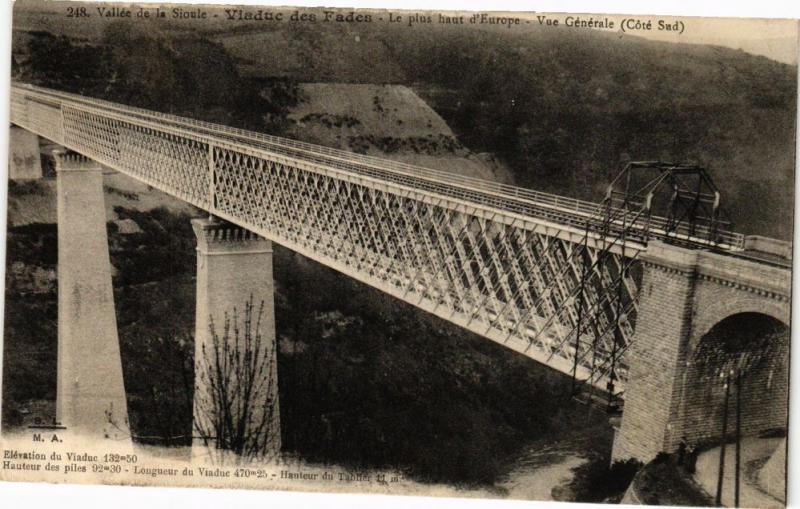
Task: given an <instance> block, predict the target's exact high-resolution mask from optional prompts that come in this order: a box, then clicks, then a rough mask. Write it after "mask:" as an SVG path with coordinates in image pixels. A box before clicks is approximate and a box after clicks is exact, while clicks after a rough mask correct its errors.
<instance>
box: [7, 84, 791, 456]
mask: <svg viewBox="0 0 800 509" xmlns="http://www.w3.org/2000/svg"><path fill="white" fill-rule="evenodd" d="M11 121H12V123H13V124H16V125H17V126H19V127H20V128H22V129H24V130H25V131H28V132H29V133H34V134H35V135H38V136H43V137H45V138H47V139H50V140H52V141H54V142H56V143H59V144H61V145H63V146H64V147H66V149H69V150H70V151H72V152H73V153H64V154H61V155H60V156H59V157H58V161H57V166H58V168H57V169H58V199H59V206H58V221H59V327H58V330H59V364H58V369H59V375H58V383H59V385H58V402H57V407H58V419H59V420H60V421H61V422H62V423H63V424H64V425H66V426H68V427H70V428H71V429H75V430H79V431H81V432H85V433H88V434H95V435H96V434H106V435H109V436H111V435H124V434H125V432H126V431H127V410H126V403H125V393H124V383H123V380H122V373H121V362H120V357H119V346H118V344H117V334H116V321H115V314H114V308H113V292H112V290H111V279H110V269H109V262H108V249H107V239H106V233H105V226H104V223H105V217H104V207H103V195H102V179H101V176H100V174H99V173H98V170H99V168H100V165H103V166H107V167H110V168H113V169H114V170H117V171H120V172H122V173H124V174H126V175H128V176H130V177H132V178H135V179H137V180H140V181H142V182H145V183H147V184H149V185H151V186H153V187H155V188H157V189H159V190H161V191H164V192H166V193H168V194H170V195H172V196H175V197H177V198H180V199H182V200H185V201H187V202H189V203H191V204H193V205H195V206H197V207H199V208H201V209H203V210H206V211H208V212H209V214H210V215H211V216H213V218H212V219H210V220H195V224H194V227H195V231H196V233H197V236H198V296H197V306H198V312H197V338H196V343H197V348H201V346H202V345H203V344H206V345H207V344H208V341H209V338H208V336H209V334H208V332H207V331H208V321H209V320H214V321H217V322H221V321H222V313H223V312H224V310H225V306H226V305H229V304H230V303H231V302H235V301H237V300H245V299H246V298H247V296H248V295H254V296H255V297H257V298H259V299H262V300H264V301H265V302H267V303H268V306H267V308H269V311H268V313H267V314H268V316H267V317H266V322H265V323H267V326H268V330H270V331H271V337H272V341H273V342H274V316H273V314H272V313H274V311H273V306H272V293H273V282H272V258H271V242H272V241H274V242H278V243H279V244H281V245H284V246H286V247H288V248H289V249H292V250H294V251H296V252H298V253H300V254H302V255H304V256H307V257H309V258H311V259H313V260H316V261H318V262H320V263H322V264H324V265H327V266H329V267H332V268H334V269H336V270H338V271H340V272H342V273H344V274H347V275H348V276H350V277H353V278H355V279H357V280H359V281H361V282H364V283H366V284H369V285H371V286H373V287H375V288H378V289H380V290H382V291H384V292H386V293H388V294H390V295H393V296H395V297H397V298H398V299H401V300H403V301H406V302H408V303H411V304H413V305H415V306H417V307H419V308H421V309H424V310H425V311H428V312H430V313H433V314H434V315H436V316H439V317H441V318H443V319H445V320H448V321H450V322H453V323H455V324H457V325H460V326H462V327H464V328H466V329H469V330H470V331H472V332H474V333H476V334H479V335H481V336H483V337H486V338H487V339H491V340H493V341H495V342H498V343H500V344H503V345H505V346H507V347H508V348H511V349H513V350H516V351H517V352H520V353H522V354H523V355H526V356H528V357H531V358H533V359H535V360H537V361H539V362H542V363H544V364H546V365H548V366H550V367H552V368H554V369H556V370H559V371H561V372H563V373H566V374H568V375H570V376H572V377H573V380H574V381H575V388H576V393H581V394H582V395H583V396H584V397H587V396H588V397H591V398H596V397H598V396H600V395H602V397H604V398H605V399H606V400H607V402H608V404H609V406H610V407H612V408H616V409H619V408H620V407H621V403H622V401H623V400H624V403H625V410H624V413H623V417H622V423H621V426H620V428H619V430H618V433H617V438H616V440H615V445H614V457H615V458H626V457H637V458H639V459H643V460H646V459H649V458H650V457H652V456H654V455H655V454H656V453H657V452H659V451H661V450H673V449H674V448H675V447H676V446H677V444H678V442H679V441H680V440H681V437H690V438H691V439H693V440H698V441H702V440H707V439H711V438H713V437H715V436H716V437H718V435H719V426H718V425H717V422H718V421H719V420H720V419H721V417H722V416H721V413H722V411H721V410H720V409H719V406H720V405H718V404H717V403H714V402H716V401H718V400H719V397H720V396H719V391H718V390H717V391H716V392H715V393H714V394H706V395H705V396H703V397H701V396H702V395H699V393H698V390H700V389H698V387H702V386H704V385H707V384H708V383H710V382H709V380H711V378H713V377H714V376H716V374H711V375H710V374H709V373H710V372H707V371H703V370H700V369H699V368H698V367H697V366H700V365H701V364H702V365H703V366H706V364H708V362H706V360H704V361H703V362H700V361H699V360H698V358H697V355H699V354H698V352H699V351H700V350H703V349H702V348H700V345H703V344H706V343H708V342H709V341H717V342H720V341H726V340H724V339H713V338H716V337H717V336H715V335H714V334H712V333H713V331H715V330H718V328H719V324H721V323H722V324H723V325H724V321H725V320H730V319H733V320H738V319H743V320H744V322H743V323H754V322H752V320H756V321H758V320H762V321H763V320H767V321H770V323H773V322H774V324H775V330H782V331H785V330H788V324H789V309H790V305H789V299H790V286H791V282H790V281H791V277H790V276H791V274H790V267H791V262H790V259H791V248H790V246H789V245H788V244H787V243H783V242H780V241H777V240H774V239H767V238H764V237H745V236H743V235H740V234H737V233H733V232H731V231H729V224H728V223H727V221H726V220H725V218H724V214H723V213H722V212H721V210H722V209H721V208H720V196H719V193H718V192H717V190H716V188H715V187H714V185H713V183H712V182H711V181H710V179H709V178H708V175H707V174H706V172H705V171H704V170H703V169H702V168H697V167H694V166H686V165H677V164H668V163H660V162H641V163H630V164H628V165H627V166H626V167H625V170H624V171H623V172H622V173H621V174H620V177H618V178H617V179H616V180H615V181H614V182H612V184H611V186H609V190H608V194H607V196H606V197H605V199H604V200H603V202H602V203H599V204H598V203H591V202H586V201H580V200H575V199H570V198H564V197H561V196H556V195H550V194H545V193H540V192H536V191H531V190H527V189H522V188H517V187H513V186H508V185H502V184H496V183H492V182H487V181H482V180H478V179H472V178H466V177H461V176H458V175H454V174H451V173H444V172H439V171H434V170H430V169H425V168H420V167H415V166H411V165H406V164H402V163H397V162H392V161H387V160H383V159H379V158H374V157H368V156H363V155H358V154H354V153H350V152H345V151H340V150H333V149H329V148H325V147H320V146H316V145H311V144H307V143H301V142H297V141H294V140H289V139H284V138H278V137H273V136H267V135H264V134H260V133H254V132H247V131H242V130H239V129H233V128H229V127H225V126H220V125H215V124H210V123H206V122H199V121H194V120H190V119H186V118H180V117H175V116H171V115H166V114H161V113H155V112H151V111H147V110H142V109H137V108H132V107H127V106H123V105H119V104H114V103H108V102H104V101H100V100H96V99H90V98H85V97H81V96H77V95H72V94H66V93H62V92H57V91H54V90H48V89H42V88H38V87H33V86H30V85H23V84H14V85H13V86H12V91H11ZM14 136H15V139H17V140H23V139H24V137H25V136H26V135H25V134H24V131H20V132H15V134H14ZM27 136H32V135H31V134H28V135H27ZM20 143H22V142H20ZM20 146H22V145H20ZM659 203H663V205H659ZM751 315H752V316H751ZM737 317H738V318H737ZM742 317H744V318H742ZM748 317H751V318H752V320H750V319H749V318H748ZM715 327H717V329H715ZM709 338H712V339H709ZM770 344H773V346H771V347H770V350H769V351H770V357H769V359H768V363H767V364H768V367H767V368H764V369H762V370H761V371H759V373H760V374H758V375H757V376H756V375H754V377H755V378H754V381H753V384H752V385H753V388H752V390H751V391H750V396H749V397H750V398H751V399H752V405H751V410H750V411H748V414H747V418H746V419H745V427H746V431H747V432H751V433H755V432H759V431H761V430H764V429H768V428H775V427H785V426H786V421H787V407H788V398H787V394H788V371H787V369H788V368H787V363H788V334H784V333H780V334H776V335H775V336H774V340H773V341H772V343H770ZM775 345H777V346H775ZM706 350H707V349H705V350H703V351H706ZM733 353H734V354H735V353H736V352H733ZM272 355H274V348H273V349H272ZM88 364H91V365H92V368H93V370H94V369H95V368H96V370H99V371H93V372H95V373H102V383H99V382H98V380H99V377H95V376H88V375H86V374H85V373H87V372H89V371H90V370H88V369H87V365H88ZM720 365H721V364H720ZM718 367H719V366H718ZM704 369H705V368H704ZM717 371H719V369H717ZM712 375H713V376H712ZM264 376H265V377H266V378H267V379H268V380H271V381H274V382H275V383H269V384H267V385H269V387H270V389H269V390H265V391H264V394H263V397H264V398H265V401H268V402H269V404H271V405H274V406H275V409H276V410H275V412H274V420H273V421H272V422H271V424H270V426H274V427H275V429H278V427H279V416H278V412H277V392H276V383H277V381H276V380H275V376H276V375H275V373H274V370H273V373H270V374H267V375H264ZM709 377H711V378H709ZM196 386H197V387H196V391H200V392H198V393H202V391H203V390H206V389H204V385H203V382H202V381H197V382H196ZM712 392H713V391H712ZM709 398H710V399H709ZM709 401H711V402H712V404H709ZM770 401H777V403H774V404H773V403H769V402H770ZM101 402H102V404H101ZM109 407H112V408H113V410H112V411H111V412H110V413H111V414H112V415H114V416H116V419H114V418H113V417H112V418H109ZM198 420H202V417H200V416H198V415H197V412H196V415H195V421H196V423H197V422H198ZM109 423H111V424H109ZM121 423H122V424H121ZM278 436H279V433H278ZM269 447H271V448H272V449H273V450H278V449H279V448H280V442H279V440H277V441H274V442H273V443H272V444H271V445H270V446H269Z"/></svg>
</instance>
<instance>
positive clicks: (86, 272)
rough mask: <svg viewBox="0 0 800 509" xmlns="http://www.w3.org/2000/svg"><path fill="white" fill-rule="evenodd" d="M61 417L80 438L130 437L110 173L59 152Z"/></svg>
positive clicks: (58, 415) (58, 406)
mask: <svg viewBox="0 0 800 509" xmlns="http://www.w3.org/2000/svg"><path fill="white" fill-rule="evenodd" d="M55 158H56V171H57V174H56V178H57V187H58V205H57V209H58V375H57V379H58V382H57V384H58V387H57V398H56V420H57V421H59V422H60V423H61V424H63V425H64V426H66V427H67V429H69V430H72V431H75V432H76V433H78V434H79V435H91V436H104V437H107V438H112V439H130V431H129V427H128V406H127V402H126V399H125V384H124V382H123V378H122V360H121V357H120V347H119V339H118V336H117V316H116V312H115V310H114V290H113V288H112V286H111V262H110V259H109V254H108V234H107V232H106V209H105V203H104V197H103V174H102V168H101V166H100V165H99V164H97V163H95V162H94V161H91V160H90V159H87V158H85V157H83V156H81V155H78V154H69V153H65V152H58V153H56V154H55Z"/></svg>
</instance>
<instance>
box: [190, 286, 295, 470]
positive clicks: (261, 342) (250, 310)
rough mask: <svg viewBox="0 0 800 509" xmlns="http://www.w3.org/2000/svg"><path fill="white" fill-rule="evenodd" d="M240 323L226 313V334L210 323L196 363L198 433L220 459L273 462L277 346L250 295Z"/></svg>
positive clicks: (276, 430)
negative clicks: (206, 341) (230, 456)
mask: <svg viewBox="0 0 800 509" xmlns="http://www.w3.org/2000/svg"><path fill="white" fill-rule="evenodd" d="M241 318H242V320H241V323H240V316H239V311H238V310H237V309H236V308H235V307H234V309H233V312H232V314H231V315H229V314H228V313H227V312H226V313H225V320H224V325H223V329H222V335H219V334H217V331H216V330H215V326H214V322H213V319H212V320H211V321H210V325H209V327H210V333H211V334H210V338H211V341H210V344H203V345H201V347H200V353H199V355H198V358H197V359H196V360H195V370H196V378H195V379H196V381H197V382H196V387H195V399H194V415H195V417H194V428H195V433H196V434H197V435H199V438H200V439H202V441H203V443H204V444H205V445H206V446H209V447H213V448H215V449H217V450H220V452H221V453H222V454H219V455H218V456H219V457H220V458H224V457H225V454H224V453H225V452H231V453H233V454H234V455H235V461H237V462H238V461H242V460H256V459H258V460H269V459H272V458H274V457H275V456H277V455H278V452H279V450H280V440H281V438H280V424H279V413H278V391H277V389H278V387H277V372H276V367H277V361H276V351H275V341H274V338H273V337H271V335H270V336H267V337H264V335H263V331H262V326H263V325H264V324H263V323H262V318H264V302H263V301H262V302H261V304H260V306H259V307H258V310H257V311H256V310H255V307H254V305H253V297H252V295H251V296H250V299H249V300H248V301H247V303H246V304H245V307H244V314H243V317H241Z"/></svg>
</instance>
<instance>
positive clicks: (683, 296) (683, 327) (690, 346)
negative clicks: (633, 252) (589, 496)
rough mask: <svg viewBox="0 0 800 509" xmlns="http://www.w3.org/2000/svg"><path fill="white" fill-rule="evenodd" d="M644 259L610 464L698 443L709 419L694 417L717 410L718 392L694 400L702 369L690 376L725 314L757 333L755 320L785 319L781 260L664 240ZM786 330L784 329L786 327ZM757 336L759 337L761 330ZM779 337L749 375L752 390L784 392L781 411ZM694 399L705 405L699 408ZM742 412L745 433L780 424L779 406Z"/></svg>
mask: <svg viewBox="0 0 800 509" xmlns="http://www.w3.org/2000/svg"><path fill="white" fill-rule="evenodd" d="M641 257H642V261H643V266H644V272H643V278H642V285H641V290H640V295H639V315H638V319H637V325H636V336H635V337H634V342H633V345H632V346H631V349H630V350H629V352H628V362H629V364H630V366H631V369H630V376H629V379H628V383H627V385H626V393H625V409H624V412H623V416H622V421H621V425H620V428H619V430H618V431H617V434H616V437H615V441H614V450H613V454H612V456H613V458H614V460H622V459H627V458H637V459H639V460H641V461H649V460H650V459H652V458H653V457H655V455H656V454H658V453H659V452H660V451H667V452H672V451H674V450H675V449H676V448H677V446H678V444H679V443H680V441H681V439H682V438H683V437H687V439H690V440H691V439H692V438H694V439H695V440H697V441H698V442H700V441H703V440H706V439H712V438H713V437H714V433H713V432H712V431H711V430H712V428H713V427H714V422H716V421H712V422H711V423H709V422H708V419H706V418H703V417H699V416H700V414H701V413H702V412H701V411H700V410H699V408H700V406H703V407H704V408H703V411H704V412H705V411H708V412H711V411H712V410H710V409H709V408H711V407H714V408H715V410H713V411H714V412H716V414H715V415H718V414H719V413H720V412H721V410H719V409H716V407H717V406H720V402H719V401H718V399H719V398H718V397H717V396H719V394H716V392H719V391H716V392H715V393H714V395H710V394H709V395H708V398H706V396H702V397H700V396H698V394H700V393H701V392H702V391H703V390H704V389H703V387H702V386H703V384H704V383H705V382H709V379H708V377H707V376H706V375H703V376H706V378H702V376H701V375H699V374H698V372H697V366H698V364H697V360H698V359H697V353H698V346H699V345H701V344H703V343H704V341H705V343H706V344H716V345H719V344H721V343H720V341H721V338H719V337H714V334H712V335H711V336H709V333H710V331H712V330H714V327H715V326H718V324H719V323H720V322H722V321H723V320H725V319H726V318H728V317H730V316H732V315H737V314H745V316H744V317H740V318H739V319H744V323H747V324H749V325H748V326H750V325H752V326H753V328H754V329H759V327H760V325H759V324H758V323H756V322H758V321H759V320H761V319H762V318H764V319H766V320H767V322H769V323H771V324H772V325H774V326H776V327H777V325H776V324H778V323H782V324H784V326H788V323H789V322H788V319H789V309H790V305H789V296H790V289H791V271H790V269H789V267H788V264H785V263H784V264H774V263H773V264H764V263H760V262H756V261H753V260H749V259H744V258H740V257H734V256H730V255H723V254H718V253H712V252H707V251H697V250H690V249H685V248H681V247H678V246H673V245H669V244H665V243H662V242H650V243H649V245H648V248H647V251H646V252H644V253H642V255H641ZM754 320H755V321H756V322H754ZM738 327H743V326H742V325H741V324H739V325H738ZM771 330H773V331H777V330H778V329H771ZM785 330H786V332H787V333H788V327H787V328H786V329H785ZM761 332H763V331H761ZM715 334H716V333H715ZM754 334H755V335H756V336H758V337H762V336H764V334H761V333H758V331H755V332H754ZM771 337H772V336H771ZM780 337H781V336H780V333H777V335H776V336H774V338H775V339H774V340H773V341H772V343H774V344H775V345H776V346H775V348H772V349H771V350H770V352H771V353H770V354H769V357H770V359H769V360H766V361H765V362H764V363H762V364H761V366H762V367H761V368H759V369H762V371H759V373H758V374H754V375H753V380H758V381H757V382H754V385H753V387H755V386H756V385H759V386H761V387H763V388H765V390H767V392H769V394H774V395H777V397H779V398H783V399H782V400H781V401H779V402H777V403H775V404H774V406H775V407H776V408H777V407H778V406H782V408H784V409H785V408H786V407H787V406H788V400H787V399H786V398H785V397H783V396H782V394H783V392H782V389H781V387H783V385H784V382H785V385H786V386H787V387H788V372H787V371H786V370H785V369H783V368H780V367H779V364H780V362H782V361H781V359H782V358H783V356H784V354H783V353H782V352H783V349H782V348H783V347H781V346H780V344H779V343H780V341H783V340H782V339H780ZM786 341H787V346H786V348H788V339H787V340H786ZM705 348H706V350H707V349H708V347H705ZM740 354H742V352H739V351H736V349H735V348H734V349H733V350H732V351H731V352H729V357H731V358H736V359H738V358H739V357H740V356H741V355H740ZM764 366H767V367H764ZM770 373H771V375H770ZM770 376H771V378H770ZM783 378H786V380H785V381H784V380H783ZM759 394H760V393H756V392H753V394H752V399H753V401H756V400H758V399H759V398H760V396H759ZM764 394H766V392H765V393H764ZM698 398H700V399H703V398H705V399H708V401H705V400H704V401H705V402H704V403H702V405H700V404H699V403H698V401H700V399H698ZM709 398H710V399H709ZM747 408H748V409H747V410H746V411H747V412H749V414H748V415H747V416H744V419H745V420H747V421H748V422H750V423H752V425H751V426H750V425H749V427H748V433H757V432H758V430H761V429H763V428H766V427H769V426H772V425H773V424H774V423H775V422H778V421H779V420H781V415H782V414H781V410H775V409H774V408H772V406H771V407H770V410H769V414H770V417H769V418H762V417H763V416H762V415H760V413H763V405H762V406H759V405H755V404H749V405H748V407H747ZM783 415H785V410H784V413H783Z"/></svg>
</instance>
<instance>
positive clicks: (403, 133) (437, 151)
mask: <svg viewBox="0 0 800 509" xmlns="http://www.w3.org/2000/svg"><path fill="white" fill-rule="evenodd" d="M298 89H299V92H298V101H297V104H296V105H295V106H293V107H290V108H289V113H288V118H289V119H290V120H291V124H290V125H291V127H289V128H288V130H287V135H288V136H289V137H290V138H297V139H301V140H304V141H308V142H311V143H316V144H319V145H324V146H326V147H333V148H337V149H342V150H348V151H352V152H357V153H360V154H368V155H371V156H378V157H384V158H387V159H392V160H395V161H402V162H405V163H410V164H416V165H419V166H424V167H427V168H433V169H437V170H442V171H448V172H453V173H458V174H461V175H468V176H471V177H478V178H483V179H486V180H494V181H501V182H510V181H511V179H512V177H511V175H510V174H509V172H508V170H507V169H506V168H504V167H503V166H502V165H500V164H499V163H498V162H497V161H494V160H493V159H492V158H490V157H487V155H485V154H484V155H476V154H473V153H472V152H471V151H470V150H468V149H467V148H466V147H464V146H463V145H462V144H461V143H460V142H459V141H458V139H457V138H456V137H455V135H454V134H453V131H452V130H451V129H450V127H449V126H448V125H447V123H446V122H445V121H444V120H443V119H442V117H440V116H439V115H438V114H437V113H436V112H435V111H434V110H433V109H431V107H430V106H428V104H427V103H425V101H423V100H422V99H420V97H419V96H418V95H417V94H416V93H414V91H413V90H411V89H410V88H408V87H405V86H402V85H370V84H351V83H302V84H300V85H299V87H298Z"/></svg>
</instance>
